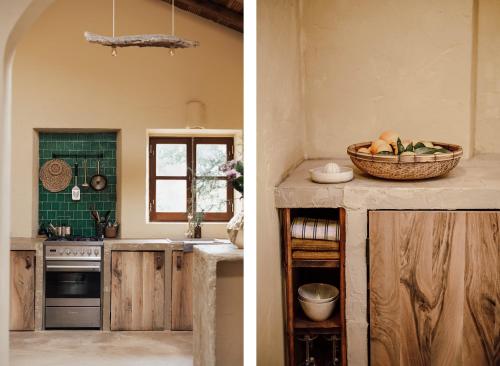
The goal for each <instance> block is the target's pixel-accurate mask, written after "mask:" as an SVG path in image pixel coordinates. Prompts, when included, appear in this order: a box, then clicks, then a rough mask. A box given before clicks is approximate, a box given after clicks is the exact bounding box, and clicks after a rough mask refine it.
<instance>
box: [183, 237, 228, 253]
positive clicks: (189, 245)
mask: <svg viewBox="0 0 500 366" xmlns="http://www.w3.org/2000/svg"><path fill="white" fill-rule="evenodd" d="M173 241H176V242H178V243H182V244H184V247H183V251H184V252H192V251H193V246H194V245H218V244H229V240H227V239H183V240H173Z"/></svg>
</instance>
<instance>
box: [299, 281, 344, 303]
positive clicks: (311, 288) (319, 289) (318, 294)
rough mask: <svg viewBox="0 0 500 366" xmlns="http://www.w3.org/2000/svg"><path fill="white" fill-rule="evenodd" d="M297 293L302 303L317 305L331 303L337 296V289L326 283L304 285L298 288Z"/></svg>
mask: <svg viewBox="0 0 500 366" xmlns="http://www.w3.org/2000/svg"><path fill="white" fill-rule="evenodd" d="M298 292H299V297H300V298H302V299H303V300H304V301H307V302H313V303H318V304H320V303H325V302H328V301H332V300H334V299H336V298H337V297H338V296H339V290H338V288H336V287H335V286H332V285H329V284H326V283H306V284H305V285H302V286H300V287H299V290H298Z"/></svg>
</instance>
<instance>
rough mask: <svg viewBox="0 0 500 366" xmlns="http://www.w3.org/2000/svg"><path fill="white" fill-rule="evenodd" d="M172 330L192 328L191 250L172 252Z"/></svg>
mask: <svg viewBox="0 0 500 366" xmlns="http://www.w3.org/2000/svg"><path fill="white" fill-rule="evenodd" d="M172 330H193V253H192V252H190V253H184V252H182V251H177V250H176V251H174V252H172Z"/></svg>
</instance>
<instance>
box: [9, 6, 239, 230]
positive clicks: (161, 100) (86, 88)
mask: <svg viewBox="0 0 500 366" xmlns="http://www.w3.org/2000/svg"><path fill="white" fill-rule="evenodd" d="M109 5H110V2H109V3H108V2H103V1H101V0H89V1H83V2H82V1H64V0H57V1H56V2H55V3H54V4H53V5H52V6H51V7H50V8H49V9H48V10H47V11H46V12H45V13H44V14H43V15H42V16H41V17H40V18H39V19H38V21H37V22H36V24H35V25H34V27H33V28H32V29H31V31H30V32H29V33H28V34H27V35H26V37H25V38H24V39H23V40H22V42H21V44H20V45H19V47H18V48H17V53H16V58H15V63H14V95H13V103H14V106H13V121H14V126H13V141H14V145H13V154H14V156H13V161H12V163H13V167H14V172H13V178H12V179H13V190H12V200H13V208H12V229H11V234H12V235H13V236H31V235H32V228H33V227H36V220H35V218H31V217H30V213H31V212H32V211H33V210H35V211H36V205H35V204H34V203H36V201H37V197H36V194H37V192H36V189H35V190H33V187H36V182H37V179H38V178H37V169H38V166H37V165H36V164H34V161H35V162H36V159H34V155H36V154H35V153H36V151H34V150H33V144H32V140H33V130H34V129H35V128H109V129H118V130H121V134H120V135H121V146H122V149H121V163H122V164H121V200H120V202H119V203H120V204H121V212H122V216H121V221H122V232H121V235H122V237H182V236H183V235H184V231H185V224H158V223H157V224H148V223H146V150H147V149H146V142H147V129H165V128H184V127H185V126H186V122H185V121H186V107H185V104H186V102H188V101H189V100H192V99H197V100H201V101H202V102H204V103H205V105H206V127H207V128H217V129H219V128H220V129H240V128H242V125H243V101H242V97H243V89H242V88H243V37H242V35H241V34H240V33H237V32H235V31H232V30H229V29H228V28H225V27H222V26H220V25H217V24H215V23H212V22H209V21H207V20H204V19H203V18H200V17H197V16H194V15H192V14H189V13H185V12H182V11H177V12H176V33H177V34H179V35H182V36H184V37H186V38H189V39H197V40H199V41H200V43H201V46H200V47H199V48H198V49H188V50H181V51H177V52H176V55H175V56H174V57H171V56H169V52H168V50H166V49H147V48H146V49H139V48H129V49H119V50H118V56H117V57H112V56H111V54H110V49H109V48H105V47H102V46H98V45H93V44H89V43H87V42H86V41H85V40H84V39H83V32H84V31H91V32H95V33H101V34H109V33H110V32H111V29H110V26H111V8H110V6H109ZM169 31H170V6H169V5H167V4H166V3H165V2H163V1H160V0H121V1H119V2H117V34H119V35H120V34H138V33H168V32H169ZM204 234H205V235H207V236H222V235H225V225H224V224H205V228H204Z"/></svg>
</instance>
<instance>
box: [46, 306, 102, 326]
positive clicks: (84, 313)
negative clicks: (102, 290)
mask: <svg viewBox="0 0 500 366" xmlns="http://www.w3.org/2000/svg"><path fill="white" fill-rule="evenodd" d="M76 323H78V327H82V328H100V327H101V308H100V307H98V306H89V307H76V306H75V307H60V306H57V307H46V308H45V328H73V327H75V325H76Z"/></svg>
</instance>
